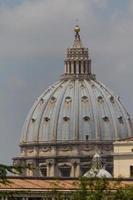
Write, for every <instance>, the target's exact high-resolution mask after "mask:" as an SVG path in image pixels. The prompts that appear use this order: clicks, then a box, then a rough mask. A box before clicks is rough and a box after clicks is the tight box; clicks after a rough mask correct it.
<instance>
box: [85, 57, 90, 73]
mask: <svg viewBox="0 0 133 200" xmlns="http://www.w3.org/2000/svg"><path fill="white" fill-rule="evenodd" d="M88 71H89V69H88V60H86V61H85V74H88Z"/></svg>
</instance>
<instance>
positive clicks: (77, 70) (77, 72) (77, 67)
mask: <svg viewBox="0 0 133 200" xmlns="http://www.w3.org/2000/svg"><path fill="white" fill-rule="evenodd" d="M76 74H79V61H78V60H77V61H76Z"/></svg>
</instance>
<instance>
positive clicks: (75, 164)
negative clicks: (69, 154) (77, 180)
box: [71, 159, 80, 177]
mask: <svg viewBox="0 0 133 200" xmlns="http://www.w3.org/2000/svg"><path fill="white" fill-rule="evenodd" d="M71 162H72V169H71V177H79V176H80V160H79V159H74V160H72V161H71Z"/></svg>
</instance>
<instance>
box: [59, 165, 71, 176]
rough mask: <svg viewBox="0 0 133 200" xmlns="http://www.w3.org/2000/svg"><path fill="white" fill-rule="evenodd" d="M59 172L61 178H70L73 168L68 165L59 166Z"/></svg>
mask: <svg viewBox="0 0 133 200" xmlns="http://www.w3.org/2000/svg"><path fill="white" fill-rule="evenodd" d="M59 172H60V176H61V177H70V172H71V166H70V165H68V164H61V165H59Z"/></svg>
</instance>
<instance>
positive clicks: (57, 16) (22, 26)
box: [0, 0, 133, 162]
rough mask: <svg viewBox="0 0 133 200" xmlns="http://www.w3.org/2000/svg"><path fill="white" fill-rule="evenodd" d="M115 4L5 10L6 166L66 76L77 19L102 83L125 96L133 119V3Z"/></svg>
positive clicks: (2, 107)
mask: <svg viewBox="0 0 133 200" xmlns="http://www.w3.org/2000/svg"><path fill="white" fill-rule="evenodd" d="M113 2H114V3H112V4H111V5H110V3H109V1H107V0H90V1H88V0H71V1H68V0H54V1H52V0H37V1H36V0H27V1H21V3H19V4H16V5H15V4H13V6H8V4H7V5H6V6H3V5H2V6H0V91H1V93H0V127H1V136H0V137H1V140H0V141H1V142H0V146H1V152H3V151H4V152H5V153H4V155H3V154H2V153H1V155H0V158H1V161H2V162H3V161H5V160H6V161H7V158H10V157H13V156H14V155H15V154H16V152H17V150H16V148H17V144H18V141H19V137H20V129H21V127H22V124H23V121H24V119H25V116H26V114H27V112H28V110H29V108H30V107H31V105H32V103H33V101H34V99H35V97H37V96H38V95H39V94H40V93H41V92H42V91H43V90H44V89H46V87H47V86H48V85H49V84H51V83H52V82H54V81H55V79H57V77H58V76H59V75H60V74H61V73H62V71H63V59H64V55H65V48H67V47H70V46H72V41H73V27H74V25H75V23H76V22H75V21H76V19H77V18H78V19H79V24H80V26H81V38H82V39H83V44H84V45H85V46H86V47H89V50H90V57H91V58H92V68H93V72H94V73H96V74H97V79H98V80H101V82H103V83H105V84H106V85H107V86H110V88H112V90H114V91H115V93H116V94H118V95H120V96H122V99H123V100H124V104H125V105H126V107H127V108H128V110H130V112H131V113H133V106H132V105H133V103H132V102H133V92H132V84H133V81H132V74H133V67H132V65H133V60H132V57H133V56H132V52H133V40H132V35H133V25H132V22H133V1H132V0H131V1H127V5H126V6H125V4H124V6H122V2H123V1H119V4H118V3H117V6H115V5H116V3H115V2H116V1H113ZM7 124H8V126H7ZM3 133H4V134H3ZM7 138H8V140H7ZM3 141H4V142H5V141H6V142H7V145H8V147H9V148H8V150H7V148H6V147H5V146H4V145H3ZM10 141H11V142H12V143H14V145H13V144H12V143H11V142H10ZM9 152H10V153H9Z"/></svg>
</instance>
